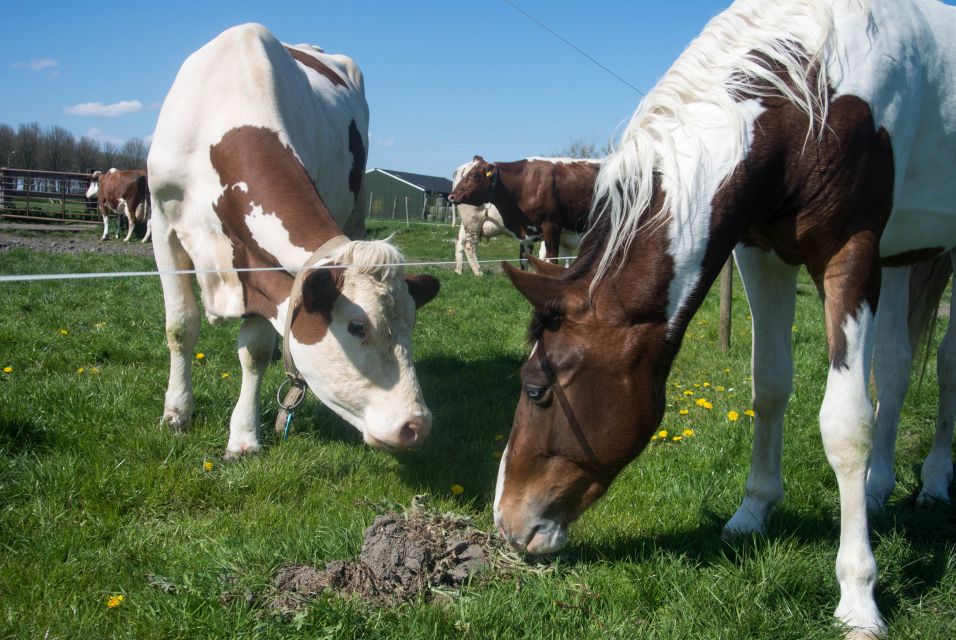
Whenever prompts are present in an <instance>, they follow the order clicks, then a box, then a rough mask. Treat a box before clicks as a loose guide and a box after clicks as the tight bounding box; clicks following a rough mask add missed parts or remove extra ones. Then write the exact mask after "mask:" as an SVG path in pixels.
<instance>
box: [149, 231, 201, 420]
mask: <svg viewBox="0 0 956 640" xmlns="http://www.w3.org/2000/svg"><path fill="white" fill-rule="evenodd" d="M154 224H155V226H156V237H157V240H156V241H154V242H153V253H154V255H155V256H156V268H157V269H158V270H159V271H161V272H169V271H177V270H184V269H191V268H192V261H191V260H190V259H189V256H188V255H186V251H185V250H184V249H183V246H182V244H181V243H180V242H179V238H177V237H176V234H175V232H174V231H173V230H172V229H169V228H168V227H167V223H166V221H165V219H164V218H163V216H162V215H160V216H158V217H157V218H156V220H155V221H154ZM160 281H161V282H162V285H163V302H164V303H165V306H166V344H167V345H168V347H169V385H168V386H167V387H166V401H165V406H164V409H163V422H164V423H165V424H167V425H169V428H170V429H172V430H173V431H183V430H184V429H185V428H186V425H188V424H189V421H190V419H191V418H192V414H193V407H194V400H193V384H192V370H191V367H192V358H193V350H194V349H195V348H196V342H197V341H198V340H199V307H198V306H197V305H196V297H195V296H194V295H193V287H192V278H190V277H189V276H188V275H171V274H168V273H166V274H163V275H161V276H160Z"/></svg>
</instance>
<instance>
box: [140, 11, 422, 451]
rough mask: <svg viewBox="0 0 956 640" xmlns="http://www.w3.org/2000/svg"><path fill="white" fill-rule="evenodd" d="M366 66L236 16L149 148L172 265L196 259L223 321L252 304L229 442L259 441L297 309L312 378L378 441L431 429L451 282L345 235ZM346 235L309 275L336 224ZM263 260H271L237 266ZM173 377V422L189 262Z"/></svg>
mask: <svg viewBox="0 0 956 640" xmlns="http://www.w3.org/2000/svg"><path fill="white" fill-rule="evenodd" d="M367 131H368V105H367V104H366V101H365V89H364V81H363V79H362V73H361V71H360V70H359V68H358V66H356V64H355V63H354V62H352V60H351V59H350V58H348V57H346V56H342V55H331V54H326V53H324V52H322V50H321V49H318V48H317V47H312V46H309V45H296V46H289V45H284V44H283V43H281V42H279V41H278V40H277V39H276V38H275V37H274V36H273V35H272V34H271V33H269V31H267V30H266V29H265V28H264V27H263V26H261V25H256V24H247V25H241V26H238V27H234V28H232V29H229V30H227V31H225V32H224V33H222V34H221V35H219V36H218V37H216V38H215V39H214V40H212V41H211V42H210V43H208V44H207V45H205V46H204V47H202V48H201V49H199V50H198V51H197V52H195V53H194V54H192V55H191V56H190V57H189V58H188V59H187V60H186V62H185V63H184V64H183V66H182V68H181V69H180V71H179V74H178V75H177V77H176V80H175V81H174V83H173V86H172V88H171V89H170V91H169V94H168V95H167V97H166V100H165V102H164V104H163V108H162V111H161V112H160V115H159V121H158V123H157V126H156V132H155V135H154V138H153V144H152V149H151V151H150V154H149V163H148V165H149V175H150V180H151V188H152V194H153V207H154V217H153V228H154V231H155V233H156V236H155V237H154V240H153V247H154V253H155V255H156V263H157V266H158V267H159V268H160V270H163V271H169V270H176V269H179V270H182V269H193V268H195V269H196V270H197V271H199V273H198V274H197V277H198V280H199V285H200V289H201V292H202V302H203V306H204V307H205V312H206V316H207V318H208V319H209V320H210V321H211V322H219V321H222V320H226V319H240V318H241V319H243V323H242V327H241V329H240V331H239V360H240V363H241V364H242V372H243V376H242V389H241V392H240V395H239V400H238V402H237V404H236V407H235V409H234V410H233V414H232V419H231V421H230V436H229V443H228V445H227V448H226V455H227V457H231V456H235V455H238V454H240V453H244V452H249V451H255V450H256V449H258V447H259V440H258V426H259V402H258V395H259V393H258V392H259V386H260V382H261V379H262V374H263V372H264V371H265V368H266V366H267V365H268V364H269V363H270V361H271V360H272V354H273V349H274V345H275V339H276V333H277V332H282V331H283V329H284V328H285V322H286V318H287V316H288V314H293V316H292V318H293V320H292V322H291V329H290V332H289V335H288V337H287V340H288V348H289V351H290V354H291V358H292V360H293V361H294V363H295V365H296V367H297V368H298V369H299V371H300V373H301V375H302V376H303V378H304V379H305V382H306V383H307V384H308V386H309V388H311V390H312V391H313V392H314V393H315V394H316V395H317V396H318V397H319V399H320V400H322V402H324V403H325V404H326V405H327V406H329V407H330V408H331V409H332V410H333V411H335V412H336V413H337V414H338V415H339V416H341V417H342V418H344V419H345V420H347V421H348V422H350V423H351V424H352V425H353V426H355V427H356V428H357V429H359V430H360V431H361V432H362V433H363V435H364V439H365V442H366V443H368V444H369V445H372V446H376V447H383V448H389V449H402V448H406V447H409V446H411V445H414V444H418V443H420V442H421V441H422V440H423V439H424V438H425V437H426V436H427V435H428V433H429V430H430V428H431V413H430V412H429V410H428V408H427V407H426V406H425V402H424V400H423V398H422V393H421V390H420V388H419V385H418V380H417V378H416V375H415V370H414V368H413V365H412V349H411V333H412V327H413V325H414V323H415V309H416V307H418V306H421V305H422V304H425V303H426V302H427V301H428V300H430V299H431V298H432V297H434V295H435V294H436V293H437V292H438V287H439V285H438V281H437V280H436V279H435V278H432V277H430V276H406V275H404V273H403V266H402V263H403V260H402V256H401V255H400V254H399V252H398V251H397V250H396V249H395V248H394V247H393V246H392V245H390V244H388V243H387V242H384V241H377V242H365V241H358V240H356V241H346V240H347V239H345V238H343V237H342V233H343V232H342V225H343V224H345V223H346V220H347V218H349V216H350V214H352V212H353V210H355V209H356V201H357V196H358V194H359V191H360V188H361V183H362V177H363V174H364V171H365V159H366V150H367V148H368V133H367ZM333 238H339V239H340V240H342V241H345V243H344V244H343V245H341V246H339V247H337V248H336V249H334V250H333V251H332V252H331V253H330V254H329V255H327V256H325V258H324V259H323V260H321V261H320V262H319V265H323V266H325V267H335V268H320V269H313V270H310V272H309V273H308V275H307V276H305V277H304V280H303V286H302V295H301V300H299V299H298V296H296V297H295V299H293V296H292V295H291V291H292V285H293V280H294V276H295V274H297V273H298V272H299V271H300V270H301V269H302V267H303V264H304V263H305V262H306V261H307V260H308V259H309V258H310V257H311V256H312V254H313V252H315V251H316V250H317V249H319V248H320V247H322V246H323V245H325V243H327V242H328V241H329V240H330V239H333ZM250 268H265V269H271V270H266V271H238V272H237V271H235V269H250ZM162 283H163V294H164V298H165V303H166V336H167V340H168V343H169V349H170V376H169V386H168V389H167V391H166V401H165V410H164V416H163V417H164V421H165V422H166V423H168V424H169V425H170V426H171V427H172V428H174V429H181V428H183V427H184V426H185V425H186V423H187V422H188V421H189V419H190V417H191V415H192V412H193V404H194V402H193V393H192V383H191V375H190V364H191V361H192V359H193V351H194V349H195V347H196V343H197V338H198V334H199V310H198V307H197V305H196V301H195V298H194V296H193V293H192V285H191V278H190V277H189V276H188V275H172V274H167V275H163V276H162Z"/></svg>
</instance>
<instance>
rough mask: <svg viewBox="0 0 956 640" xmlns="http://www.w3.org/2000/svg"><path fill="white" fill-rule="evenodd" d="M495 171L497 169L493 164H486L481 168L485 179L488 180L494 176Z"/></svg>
mask: <svg viewBox="0 0 956 640" xmlns="http://www.w3.org/2000/svg"><path fill="white" fill-rule="evenodd" d="M497 170H498V167H496V166H495V163H494V162H486V163H485V166H484V167H483V168H482V172H484V174H485V177H486V178H490V177H491V176H493V175H495V171H497Z"/></svg>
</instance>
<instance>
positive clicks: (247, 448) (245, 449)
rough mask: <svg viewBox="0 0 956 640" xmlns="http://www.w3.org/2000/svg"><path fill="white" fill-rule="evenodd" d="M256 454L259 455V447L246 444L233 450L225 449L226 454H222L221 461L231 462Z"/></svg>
mask: <svg viewBox="0 0 956 640" xmlns="http://www.w3.org/2000/svg"><path fill="white" fill-rule="evenodd" d="M256 453H259V445H257V444H247V445H242V446H239V447H236V448H235V449H226V453H225V454H223V456H222V459H223V460H225V461H227V462H232V461H235V460H238V459H239V458H241V457H243V456H250V455H253V454H256Z"/></svg>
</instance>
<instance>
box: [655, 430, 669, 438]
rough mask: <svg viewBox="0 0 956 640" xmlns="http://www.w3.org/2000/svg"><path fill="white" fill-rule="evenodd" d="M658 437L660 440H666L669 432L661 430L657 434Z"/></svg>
mask: <svg viewBox="0 0 956 640" xmlns="http://www.w3.org/2000/svg"><path fill="white" fill-rule="evenodd" d="M657 437H658V438H666V437H667V432H666V431H664V430H663V429H661V430H660V431H658V432H657Z"/></svg>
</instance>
